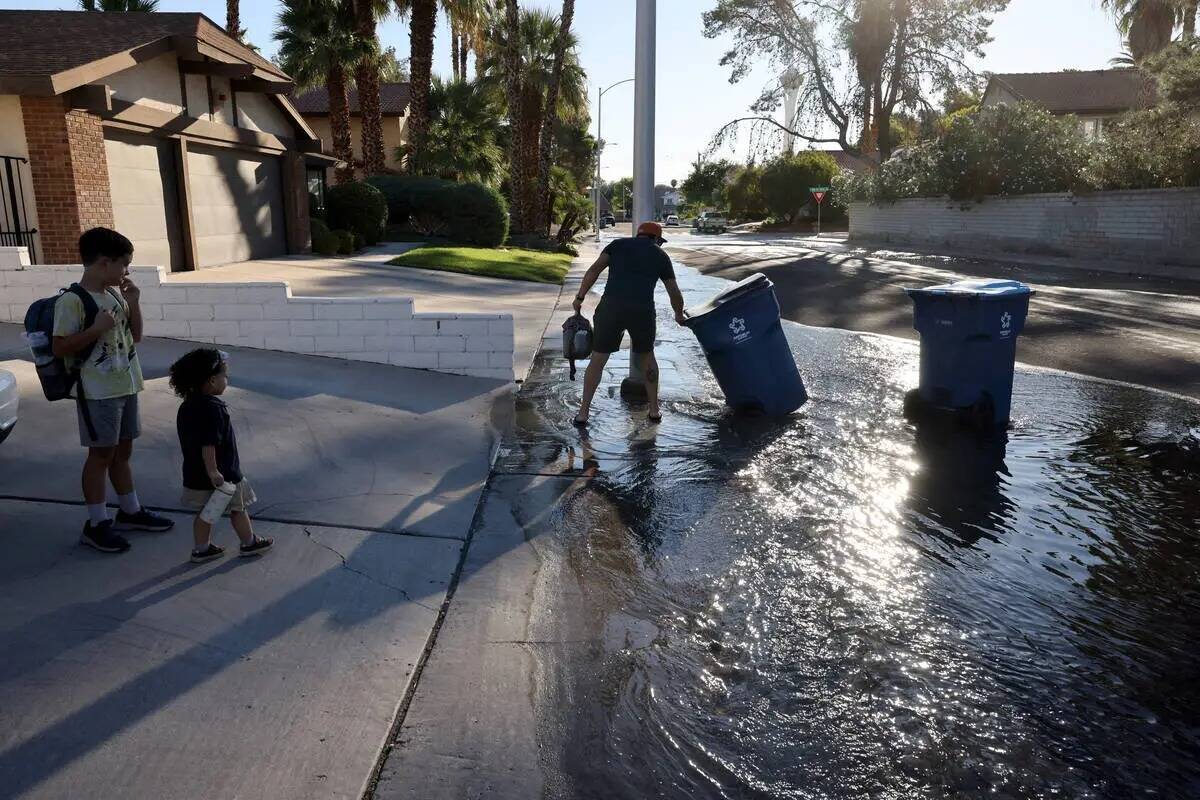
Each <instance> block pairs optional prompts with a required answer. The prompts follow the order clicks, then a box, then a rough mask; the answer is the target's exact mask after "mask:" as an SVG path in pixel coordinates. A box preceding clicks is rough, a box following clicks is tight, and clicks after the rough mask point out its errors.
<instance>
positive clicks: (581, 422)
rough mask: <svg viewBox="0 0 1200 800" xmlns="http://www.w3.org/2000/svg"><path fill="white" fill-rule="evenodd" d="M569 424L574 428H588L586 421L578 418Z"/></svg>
mask: <svg viewBox="0 0 1200 800" xmlns="http://www.w3.org/2000/svg"><path fill="white" fill-rule="evenodd" d="M571 422H572V424H574V425H575V427H576V428H586V427H587V426H588V421H587V420H586V419H580V418H579V417H576V418H575V419H573V420H571Z"/></svg>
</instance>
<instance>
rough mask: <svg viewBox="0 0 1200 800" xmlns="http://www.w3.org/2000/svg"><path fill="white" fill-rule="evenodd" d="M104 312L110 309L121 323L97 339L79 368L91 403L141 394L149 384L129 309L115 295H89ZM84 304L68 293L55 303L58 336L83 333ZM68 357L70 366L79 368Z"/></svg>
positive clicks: (104, 292)
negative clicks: (136, 344) (134, 340)
mask: <svg viewBox="0 0 1200 800" xmlns="http://www.w3.org/2000/svg"><path fill="white" fill-rule="evenodd" d="M88 294H90V295H91V296H92V299H93V300H95V301H96V305H97V306H99V307H100V309H101V310H103V309H108V310H109V311H111V312H112V314H113V316H114V317H116V318H117V324H116V325H114V326H113V327H111V328H109V329H108V330H107V331H105V332H104V335H103V336H101V337H100V338H99V339H97V340H96V346H95V347H94V348H92V354H91V355H90V356H88V359H87V361H85V362H84V363H83V365H82V366H80V368H79V376H80V382H81V383H82V384H83V394H84V396H85V397H87V398H88V399H89V400H106V399H109V398H113V397H127V396H129V395H131V394H137V393H138V392H140V391H141V390H142V388H143V386H144V385H145V383H144V381H143V380H142V366H141V364H139V363H138V357H137V351H136V350H135V349H134V346H133V344H134V342H133V328H132V326H131V325H130V322H129V306H128V304H126V302H125V301H124V300H123V299H121V298H120V297H118V296H116V295H115V294H114V293H113V292H110V291H107V290H105V291H103V292H99V293H97V292H88ZM83 323H84V311H83V301H82V300H80V299H79V297H78V296H77V295H75V293H74V292H64V293H63V295H62V296H61V297H59V298H58V302H56V303H55V304H54V335H55V336H72V335H74V334H76V333H79V332H80V331H82V330H83ZM74 361H75V359H71V358H68V359H67V365H68V366H71V367H73V366H75V364H74V363H73V362H74Z"/></svg>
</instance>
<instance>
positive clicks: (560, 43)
mask: <svg viewBox="0 0 1200 800" xmlns="http://www.w3.org/2000/svg"><path fill="white" fill-rule="evenodd" d="M574 19H575V0H563V10H562V14H561V15H560V16H559V18H558V36H557V37H556V38H555V40H554V66H553V67H551V71H550V85H549V86H547V87H546V105H545V112H544V114H543V117H544V119H543V120H542V135H541V142H540V145H539V146H540V152H539V153H538V184H537V202H538V206H537V213H538V216H537V218H536V219H534V224H535V225H536V226H537V229H538V230H539V231H541V232H543V233H545V234H546V235H547V236H549V235H550V225H551V223H553V221H554V198H553V197H552V196H551V194H550V157H551V155H552V153H553V150H554V129H555V127H557V125H558V95H559V92H560V90H561V88H562V78H563V71H564V70H565V69H566V60H567V51H568V48H570V49H571V50H572V51H574V48H575V45H576V44H577V41H576V40H575V36H574V35H573V34H572V33H571V24H572V22H573V21H574ZM575 61H576V66H578V57H576V59H575Z"/></svg>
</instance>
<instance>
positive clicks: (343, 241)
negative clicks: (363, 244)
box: [333, 231, 356, 256]
mask: <svg viewBox="0 0 1200 800" xmlns="http://www.w3.org/2000/svg"><path fill="white" fill-rule="evenodd" d="M333 235H334V236H336V237H337V238H338V248H337V251H338V253H339V254H340V255H343V256H348V255H350V254H351V253H353V252H354V251H355V249H356V248H355V247H354V232H353V231H334V232H333Z"/></svg>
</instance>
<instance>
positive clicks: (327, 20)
mask: <svg viewBox="0 0 1200 800" xmlns="http://www.w3.org/2000/svg"><path fill="white" fill-rule="evenodd" d="M346 11H347V9H346V7H345V6H344V5H343V4H342V3H341V2H339V1H338V0H284V3H283V10H282V11H280V12H279V17H278V19H277V20H276V23H275V41H277V42H279V61H280V66H281V67H283V70H284V71H285V72H287V73H288V74H289V75H291V76H292V79H293V80H294V81H295V82H296V85H297V86H298V87H299V88H301V89H305V88H312V87H314V86H320V85H321V84H324V85H325V88H326V90H327V91H328V92H329V128H330V131H331V133H332V136H333V143H332V144H333V154H334V155H335V156H337V157H338V158H339V159H340V160H341V161H342V162H343V164H342V166H340V167H338V169H337V172H336V173H335V178H336V179H337V181H338V182H339V183H340V182H343V181H350V180H354V150H353V147H352V145H351V142H350V103H349V98H348V94H347V88H346V77H347V75H348V73H349V71H350V70H351V69H352V68H353V67H354V65H356V64H357V63H358V62H359V61H360V60H361V59H362V45H361V43H360V42H359V39H358V37H357V36H356V35H355V30H354V20H353V18H352V17H351V16H350V15H349V14H347V13H346Z"/></svg>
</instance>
